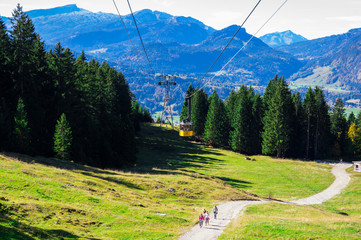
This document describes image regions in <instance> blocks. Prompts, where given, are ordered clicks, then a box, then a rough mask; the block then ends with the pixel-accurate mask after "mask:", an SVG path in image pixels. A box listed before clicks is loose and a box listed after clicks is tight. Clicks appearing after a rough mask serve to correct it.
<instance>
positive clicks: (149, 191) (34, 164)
mask: <svg viewBox="0 0 361 240" xmlns="http://www.w3.org/2000/svg"><path fill="white" fill-rule="evenodd" d="M142 127H143V130H142V131H141V133H140V134H141V135H140V136H139V137H138V139H137V141H138V146H139V151H138V163H137V166H136V167H134V168H132V169H125V170H122V171H118V170H111V169H98V168H92V167H88V166H82V165H79V164H74V163H71V162H65V161H60V160H56V159H47V158H41V157H29V156H24V155H19V154H4V155H0V213H1V215H0V236H2V238H4V239H177V238H178V237H179V236H180V235H181V234H182V233H183V232H184V231H186V230H187V229H189V228H190V227H192V226H193V225H194V224H195V223H196V222H197V216H198V214H199V212H200V211H201V210H202V209H203V208H207V209H209V208H211V206H212V205H214V204H216V203H219V202H223V201H229V200H236V199H237V200H238V199H258V198H266V197H272V198H274V199H280V200H291V199H296V198H301V197H306V196H309V195H312V194H314V193H316V192H320V191H322V190H323V189H325V188H327V187H328V186H329V185H330V184H331V183H332V181H333V180H334V177H333V175H332V174H331V173H330V171H329V170H330V167H329V166H328V165H327V164H316V163H313V162H305V161H296V160H286V159H273V158H270V157H264V156H253V157H252V159H253V160H251V161H247V160H245V158H244V156H243V155H240V154H238V153H234V152H231V151H228V150H224V149H216V148H211V147H208V146H204V145H201V144H198V143H194V142H189V141H186V140H185V139H183V138H180V137H179V136H178V134H177V132H176V131H173V130H171V129H169V128H159V127H157V126H155V125H144V126H142ZM354 194H355V195H356V196H357V193H354ZM353 197H354V196H352V198H353ZM325 206H327V205H325ZM258 207H259V208H262V207H263V208H268V207H269V208H272V205H270V204H264V205H260V206H254V207H250V208H249V210H247V213H246V216H247V215H248V211H251V212H252V211H253V210H252V209H254V208H258ZM281 207H285V208H289V207H288V206H286V205H284V206H283V205H279V206H278V205H277V208H281ZM329 208H330V209H334V206H332V205H330V206H329ZM275 209H276V208H275ZM330 209H326V207H325V209H315V211H323V212H327V213H330V214H336V215H337V216H338V215H340V214H338V213H335V212H332V210H330ZM257 211H261V212H267V211H266V210H262V209H261V210H257ZM275 211H276V210H275ZM340 211H341V210H340ZM302 212H303V211H301V210H300V211H299V213H300V214H301V215H302ZM355 214H356V213H355ZM356 215H357V214H356ZM291 216H293V215H292V214H291ZM341 217H344V215H342V216H341ZM246 219H248V218H246ZM304 219H305V220H306V219H307V215H305V217H304ZM355 219H357V217H355ZM242 221H244V219H243V218H242ZM245 221H246V220H245ZM233 224H235V223H233ZM228 235H229V236H230V239H237V238H232V236H237V233H232V231H231V230H230V231H229V234H228Z"/></svg>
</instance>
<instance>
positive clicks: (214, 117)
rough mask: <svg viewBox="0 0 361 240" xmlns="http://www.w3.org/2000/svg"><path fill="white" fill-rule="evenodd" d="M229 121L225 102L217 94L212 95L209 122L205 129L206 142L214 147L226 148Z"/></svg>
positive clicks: (208, 114) (208, 115)
mask: <svg viewBox="0 0 361 240" xmlns="http://www.w3.org/2000/svg"><path fill="white" fill-rule="evenodd" d="M228 137H229V119H228V115H227V111H226V108H225V105H224V103H223V101H222V100H221V99H220V98H219V97H218V95H217V92H216V91H214V92H213V94H212V100H211V104H210V105H209V109H208V113H207V120H206V124H205V129H204V141H205V142H206V143H207V144H209V145H212V146H221V147H225V146H227V145H228Z"/></svg>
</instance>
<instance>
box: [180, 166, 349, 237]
mask: <svg viewBox="0 0 361 240" xmlns="http://www.w3.org/2000/svg"><path fill="white" fill-rule="evenodd" d="M351 166H352V164H349V163H342V164H335V165H334V167H333V169H332V173H333V175H335V177H336V179H335V181H334V182H333V183H332V184H331V186H330V187H329V188H327V189H326V190H324V191H322V192H320V193H318V194H315V195H313V196H311V197H308V198H303V199H299V200H297V201H292V202H289V204H299V205H311V204H321V203H323V202H324V201H327V200H329V199H330V198H332V197H334V196H335V195H337V194H339V193H340V192H341V190H342V189H343V188H345V187H346V186H347V184H348V183H349V181H350V176H349V175H348V174H347V172H346V169H347V168H349V167H351ZM265 202H267V201H232V202H226V203H222V204H220V205H217V206H218V216H217V219H213V213H210V214H211V215H212V216H211V220H210V223H209V225H208V226H204V225H203V227H202V228H200V227H199V225H198V224H197V225H195V226H194V227H193V228H192V229H191V230H190V231H189V232H187V233H185V234H183V235H182V236H181V237H180V238H179V240H203V239H204V240H214V239H217V238H218V237H219V236H220V235H221V234H222V232H223V229H224V228H225V227H226V226H227V224H228V223H229V222H230V221H231V220H232V219H233V218H235V217H236V216H237V215H238V216H240V215H242V213H243V211H244V209H245V207H246V206H248V205H254V204H260V203H265Z"/></svg>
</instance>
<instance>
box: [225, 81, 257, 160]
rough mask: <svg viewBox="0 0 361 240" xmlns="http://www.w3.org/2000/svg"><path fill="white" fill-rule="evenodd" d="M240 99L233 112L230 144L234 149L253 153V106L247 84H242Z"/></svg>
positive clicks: (239, 93)
mask: <svg viewBox="0 0 361 240" xmlns="http://www.w3.org/2000/svg"><path fill="white" fill-rule="evenodd" d="M238 95H239V97H238V101H237V103H236V106H235V112H234V114H233V120H232V129H234V130H233V131H232V132H231V133H230V145H231V147H232V149H233V150H234V151H237V152H240V153H246V154H252V153H253V151H252V147H253V146H252V145H253V142H252V135H253V131H254V129H253V128H252V120H253V118H252V107H253V102H252V100H251V97H253V96H251V95H250V93H249V92H248V89H247V87H246V86H244V85H243V86H242V87H241V88H240V90H239V92H238Z"/></svg>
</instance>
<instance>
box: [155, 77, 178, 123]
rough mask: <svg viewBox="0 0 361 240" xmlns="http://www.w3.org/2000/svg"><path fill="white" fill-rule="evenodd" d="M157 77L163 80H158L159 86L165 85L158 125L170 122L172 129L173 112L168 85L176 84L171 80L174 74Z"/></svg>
mask: <svg viewBox="0 0 361 240" xmlns="http://www.w3.org/2000/svg"><path fill="white" fill-rule="evenodd" d="M158 78H161V79H163V80H160V81H159V82H158V85H159V86H162V85H164V86H165V93H164V97H163V111H162V115H161V118H160V126H162V124H163V122H164V123H166V124H167V122H168V123H170V125H172V129H174V124H173V113H172V106H171V104H170V87H171V86H175V85H177V83H176V82H175V81H171V80H173V79H175V78H176V76H171V75H160V76H158Z"/></svg>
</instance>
